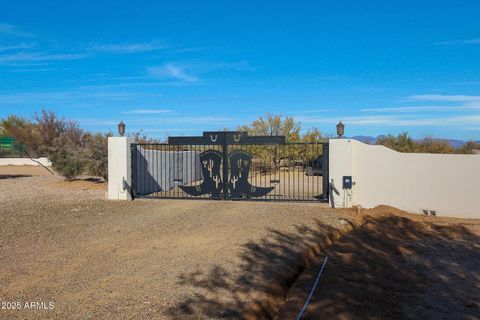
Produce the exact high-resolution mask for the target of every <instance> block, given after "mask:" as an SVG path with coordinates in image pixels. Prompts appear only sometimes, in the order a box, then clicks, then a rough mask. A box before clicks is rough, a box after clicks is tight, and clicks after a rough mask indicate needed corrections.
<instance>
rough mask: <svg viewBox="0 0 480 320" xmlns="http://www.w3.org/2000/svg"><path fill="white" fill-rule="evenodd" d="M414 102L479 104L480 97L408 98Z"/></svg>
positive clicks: (432, 96) (434, 95)
mask: <svg viewBox="0 0 480 320" xmlns="http://www.w3.org/2000/svg"><path fill="white" fill-rule="evenodd" d="M408 99H409V100H415V101H434V102H480V96H470V95H442V94H420V95H413V96H410V97H408Z"/></svg>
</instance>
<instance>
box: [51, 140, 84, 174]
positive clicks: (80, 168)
mask: <svg viewBox="0 0 480 320" xmlns="http://www.w3.org/2000/svg"><path fill="white" fill-rule="evenodd" d="M48 158H49V160H50V161H51V162H52V167H53V169H54V170H55V171H56V172H57V173H59V174H60V175H62V176H63V177H65V180H67V181H72V180H74V179H75V178H76V177H77V176H79V175H81V174H82V173H83V172H84V169H85V164H86V161H85V156H84V152H83V150H82V149H81V148H78V146H76V145H74V144H72V143H70V142H68V141H67V142H66V141H65V140H64V139H57V140H56V142H55V143H54V146H53V147H52V148H51V149H50V150H49V152H48Z"/></svg>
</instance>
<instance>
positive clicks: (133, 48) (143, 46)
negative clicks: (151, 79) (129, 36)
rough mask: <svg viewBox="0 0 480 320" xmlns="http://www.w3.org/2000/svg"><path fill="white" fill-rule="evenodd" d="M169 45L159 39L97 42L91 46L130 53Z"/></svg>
mask: <svg viewBox="0 0 480 320" xmlns="http://www.w3.org/2000/svg"><path fill="white" fill-rule="evenodd" d="M166 48H168V46H167V45H166V44H164V43H162V42H159V41H151V42H143V43H120V44H119V43H117V44H113V43H110V44H96V45H93V46H92V47H91V50H92V51H95V52H101V53H109V54H129V53H141V52H149V51H157V50H162V49H166Z"/></svg>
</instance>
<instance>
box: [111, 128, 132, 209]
mask: <svg viewBox="0 0 480 320" xmlns="http://www.w3.org/2000/svg"><path fill="white" fill-rule="evenodd" d="M132 143H133V139H132V138H127V137H110V138H108V199H110V200H130V199H132V196H131V185H132V175H131V150H130V145H131V144H132Z"/></svg>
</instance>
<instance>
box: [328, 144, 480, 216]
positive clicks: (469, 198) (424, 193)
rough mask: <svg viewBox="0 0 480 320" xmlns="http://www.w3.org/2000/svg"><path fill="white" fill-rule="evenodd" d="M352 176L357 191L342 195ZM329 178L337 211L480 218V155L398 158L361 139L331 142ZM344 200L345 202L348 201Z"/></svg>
mask: <svg viewBox="0 0 480 320" xmlns="http://www.w3.org/2000/svg"><path fill="white" fill-rule="evenodd" d="M344 175H351V176H352V178H353V182H354V186H353V188H352V190H349V191H346V190H342V176H344ZM330 179H333V180H334V183H335V186H336V187H337V189H338V190H339V191H340V196H337V195H335V194H334V195H333V200H334V201H335V204H336V205H337V206H342V205H345V206H352V205H360V206H362V207H364V208H372V207H375V206H377V205H381V204H385V205H390V206H393V207H396V208H399V209H402V210H406V211H410V212H415V213H422V211H423V210H424V209H426V210H435V211H436V214H437V215H438V216H451V217H465V218H480V206H479V204H480V155H441V154H418V153H399V152H396V151H393V150H391V149H388V148H386V147H383V146H375V145H367V144H364V143H361V142H359V141H356V140H349V139H332V140H330ZM344 199H345V200H344Z"/></svg>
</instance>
